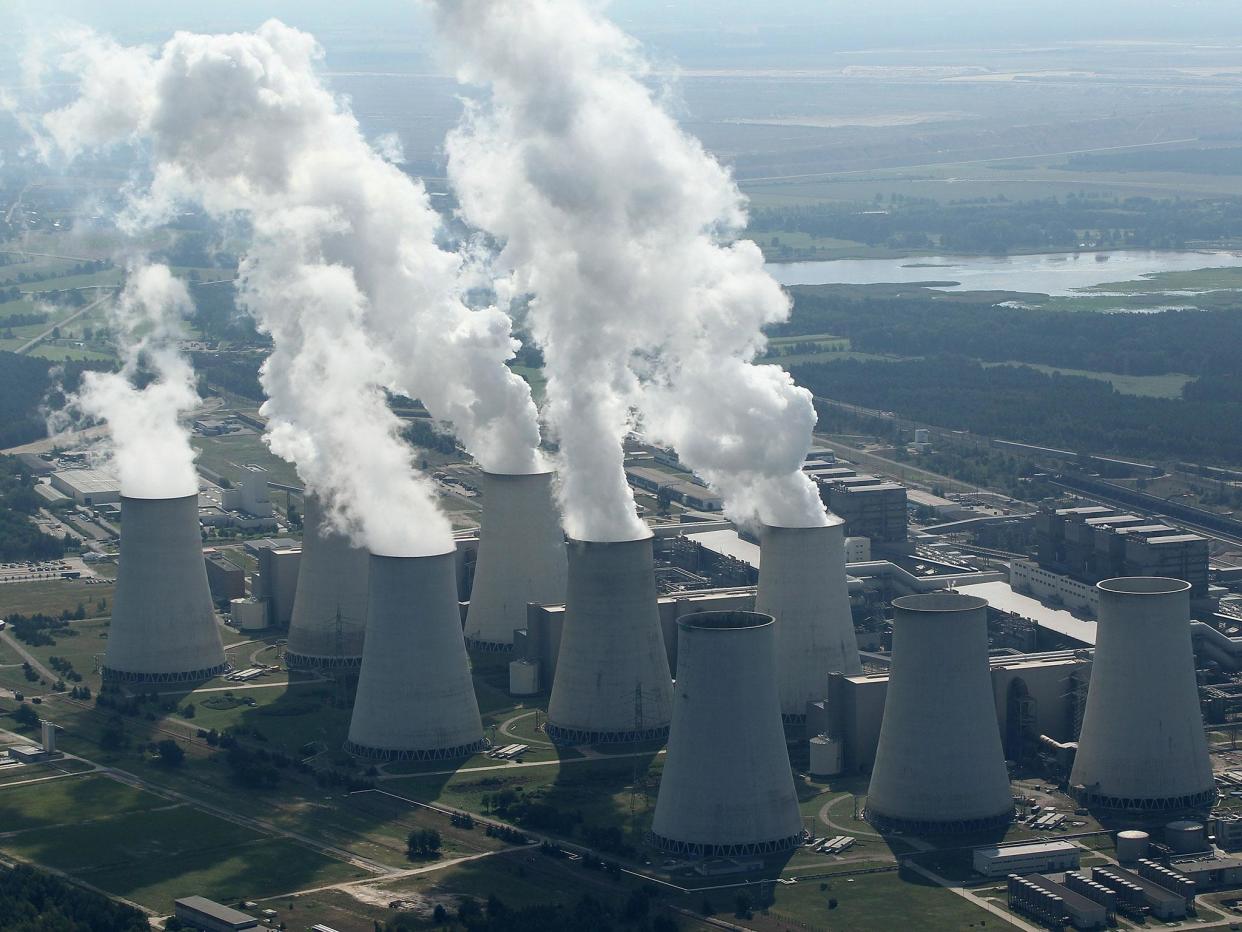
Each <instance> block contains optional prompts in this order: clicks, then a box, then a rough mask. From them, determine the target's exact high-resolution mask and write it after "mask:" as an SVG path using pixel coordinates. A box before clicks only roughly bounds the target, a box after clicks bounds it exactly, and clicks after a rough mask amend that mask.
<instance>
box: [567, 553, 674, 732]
mask: <svg viewBox="0 0 1242 932" xmlns="http://www.w3.org/2000/svg"><path fill="white" fill-rule="evenodd" d="M567 550H568V556H569V582H568V586H567V592H566V603H565V626H564V630H563V631H562V632H561V646H560V653H559V655H558V657H557V661H556V678H555V680H554V682H553V684H552V696H551V698H550V700H549V702H548V723H547V726H546V732H547V735H548V737H549V738H550V739H551V740H552V741H555V742H556V743H557V744H609V743H623V742H628V741H645V740H648V739H655V738H664V737H665V736H666V735H667V734H668V725H669V718H670V715H671V709H672V699H673V689H672V677H671V675H670V674H669V670H668V655H667V654H666V653H665V651H664V638H663V636H662V635H661V633H660V617H659V612H658V609H657V608H656V587H655V562H654V555H653V551H652V543H651V532H650V531H648V532H647V536H645V537H642V538H639V539H638V540H617V541H589V540H574V539H573V538H571V539H570V541H569V546H568V548H567Z"/></svg>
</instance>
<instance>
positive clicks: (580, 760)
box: [378, 748, 665, 780]
mask: <svg viewBox="0 0 1242 932" xmlns="http://www.w3.org/2000/svg"><path fill="white" fill-rule="evenodd" d="M575 750H577V751H578V752H579V753H581V754H583V755H584V756H583V757H571V758H570V759H569V760H532V761H521V762H518V761H514V760H510V761H501V762H497V764H496V765H495V766H493V767H458V768H456V769H454V770H420V771H418V772H416V773H381V774H380V775H379V777H378V779H379V780H409V779H415V778H418V777H444V776H452V775H453V774H455V773H484V772H488V771H493V770H511V769H513V768H515V767H563V766H566V765H568V764H592V763H598V762H599V761H601V760H623V759H624V758H627V757H648V756H650V755H651V752H650V751H634V752H629V753H625V754H600V753H599V752H598V751H593V752H591V753H589V754H588V753H587V751H588V749H586V748H576V749H575ZM664 753H665V751H664V750H659V751H657V752H656V755H657V756H658V755H660V754H664Z"/></svg>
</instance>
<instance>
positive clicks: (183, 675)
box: [100, 663, 233, 686]
mask: <svg viewBox="0 0 1242 932" xmlns="http://www.w3.org/2000/svg"><path fill="white" fill-rule="evenodd" d="M232 669H233V667H232V664H229V663H220V664H216V665H215V666H214V667H207V668H205V669H202V670H185V671H179V672H176V673H142V672H136V671H133V670H116V669H113V668H112V667H104V668H103V669H102V670H101V671H100V672H101V675H102V677H103V682H104V684H105V685H118V686H120V685H125V686H131V685H134V686H136V685H148V686H160V685H163V684H166V683H194V682H201V681H203V680H210V679H213V678H215V677H217V676H223V675H224V674H225V673H228V672H229V671H230V670H232Z"/></svg>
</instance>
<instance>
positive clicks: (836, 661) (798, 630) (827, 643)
mask: <svg viewBox="0 0 1242 932" xmlns="http://www.w3.org/2000/svg"><path fill="white" fill-rule="evenodd" d="M844 536H845V535H844V532H843V522H842V521H841V520H840V519H839V518H835V517H834V518H832V519H831V520H830V522H829V523H828V524H826V525H824V526H823V527H802V528H789V527H770V526H765V527H764V528H763V530H762V532H761V539H762V541H763V543H762V555H763V559H762V563H761V565H760V568H759V590H758V593H757V595H756V597H755V610H756V611H757V612H760V613H763V614H767V615H771V616H772V617H773V618H775V619H776V657H777V670H778V683H779V691H780V699H781V714H782V715H783V716H784V717H785V720H786V721H790V722H796V721H802V719H803V718H805V716H806V706H807V703H808V702H814V701H816V700H818V699H822V698H823V694H824V687H825V681H826V680H825V678H826V676H827V675H828V674H829V673H837V672H839V673H845V674H851V675H852V674H858V673H861V672H862V662H861V661H860V660H859V657H858V641H857V638H856V637H855V634H854V620H853V616H852V614H851V612H850V596H849V590H848V581H847V579H846V575H845V540H844Z"/></svg>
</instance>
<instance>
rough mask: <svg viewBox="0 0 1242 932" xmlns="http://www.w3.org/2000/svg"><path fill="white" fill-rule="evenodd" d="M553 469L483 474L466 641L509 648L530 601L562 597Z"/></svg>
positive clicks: (561, 553)
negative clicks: (513, 473)
mask: <svg viewBox="0 0 1242 932" xmlns="http://www.w3.org/2000/svg"><path fill="white" fill-rule="evenodd" d="M552 479H553V474H552V473H550V472H543V473H532V474H530V475H505V474H501V473H490V472H485V473H484V474H483V501H484V505H485V507H484V509H483V523H482V527H481V528H480V529H479V551H478V557H477V559H476V561H475V568H474V581H473V584H472V586H471V590H470V608H469V610H468V611H467V613H466V642H467V643H468V644H469V645H470V646H472V647H476V648H479V649H482V650H511V649H512V647H513V632H514V631H515V630H517V629H518V628H524V627H525V626H526V606H527V605H528V604H529V603H531V602H536V603H548V602H564V601H565V577H566V572H567V570H566V563H565V535H564V532H563V531H562V530H561V522H560V515H559V513H558V512H557V508H556V502H555V501H554V500H553V496H552Z"/></svg>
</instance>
